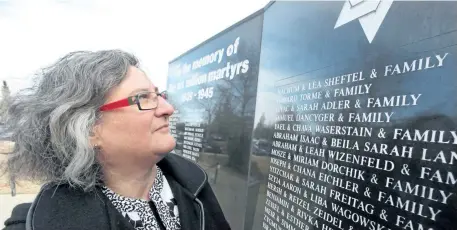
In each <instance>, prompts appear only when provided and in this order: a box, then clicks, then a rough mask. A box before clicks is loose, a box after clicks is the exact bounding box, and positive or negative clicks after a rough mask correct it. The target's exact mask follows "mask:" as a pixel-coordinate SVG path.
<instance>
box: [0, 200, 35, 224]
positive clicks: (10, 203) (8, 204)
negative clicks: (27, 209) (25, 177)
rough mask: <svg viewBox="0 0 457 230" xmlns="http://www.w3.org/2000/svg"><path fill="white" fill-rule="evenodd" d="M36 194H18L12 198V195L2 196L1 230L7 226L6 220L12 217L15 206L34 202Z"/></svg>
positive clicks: (0, 201)
mask: <svg viewBox="0 0 457 230" xmlns="http://www.w3.org/2000/svg"><path fill="white" fill-rule="evenodd" d="M35 196H36V194H17V195H16V196H14V197H13V196H11V195H10V194H0V207H2V208H0V229H2V228H3V227H4V225H5V220H6V219H8V217H9V216H10V215H11V211H12V210H13V208H14V206H16V205H18V204H20V203H24V202H32V201H33V199H35Z"/></svg>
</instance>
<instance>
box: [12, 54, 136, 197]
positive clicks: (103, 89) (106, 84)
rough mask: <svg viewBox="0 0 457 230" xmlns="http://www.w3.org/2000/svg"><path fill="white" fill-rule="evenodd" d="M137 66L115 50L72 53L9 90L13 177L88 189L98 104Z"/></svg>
mask: <svg viewBox="0 0 457 230" xmlns="http://www.w3.org/2000/svg"><path fill="white" fill-rule="evenodd" d="M138 65H139V61H138V59H136V57H135V56H133V55H132V54H129V53H126V52H123V51H120V50H103V51H97V52H89V51H78V52H72V53H69V54H67V55H66V56H64V57H62V58H61V59H59V60H58V61H57V62H56V63H54V64H52V65H51V66H49V67H47V68H44V69H42V71H40V73H39V74H38V75H37V79H36V83H35V84H34V86H33V87H31V88H29V89H25V90H23V91H21V92H19V93H18V94H17V95H13V96H12V97H11V98H10V101H9V105H10V106H9V109H8V113H7V122H6V123H7V128H8V131H10V132H11V133H12V137H11V139H12V140H11V141H13V142H14V143H15V144H14V149H13V152H12V153H11V154H10V155H9V157H8V160H7V162H6V167H4V169H5V171H6V172H7V173H8V175H9V176H10V179H11V180H12V182H13V183H16V180H17V179H26V180H32V181H40V182H56V183H68V184H70V185H71V186H77V187H81V188H83V189H84V190H86V191H87V190H91V189H93V188H94V187H95V185H97V183H98V182H99V181H100V179H101V176H102V175H101V170H100V168H101V167H100V164H99V163H98V162H97V159H96V153H97V151H96V150H95V149H94V148H93V147H92V146H91V144H90V141H89V136H90V134H91V131H92V128H93V126H94V125H95V123H96V121H97V120H98V119H99V118H100V113H99V110H98V108H99V107H100V106H101V105H102V104H103V103H104V101H105V96H106V94H107V93H108V92H109V90H110V89H112V88H113V87H115V86H117V85H119V84H120V82H121V81H122V80H123V79H124V77H125V76H126V74H127V71H128V68H129V67H130V66H135V67H138Z"/></svg>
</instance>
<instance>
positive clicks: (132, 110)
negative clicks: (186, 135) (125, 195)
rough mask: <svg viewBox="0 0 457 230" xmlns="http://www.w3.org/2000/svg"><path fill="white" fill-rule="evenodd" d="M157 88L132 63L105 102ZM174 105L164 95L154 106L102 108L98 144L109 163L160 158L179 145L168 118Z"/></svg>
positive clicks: (152, 90)
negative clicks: (172, 134)
mask: <svg viewBox="0 0 457 230" xmlns="http://www.w3.org/2000/svg"><path fill="white" fill-rule="evenodd" d="M148 91H149V92H156V87H155V86H154V84H152V82H151V81H150V80H149V78H148V77H147V76H146V75H145V74H144V73H143V72H142V71H141V70H139V69H138V68H135V67H130V69H129V72H128V74H127V76H126V78H125V79H124V80H123V81H122V83H121V84H120V85H119V86H117V87H116V88H114V89H112V90H111V92H110V93H109V95H108V97H107V100H106V102H105V103H110V102H113V101H117V100H120V99H124V98H127V97H129V96H134V95H136V94H138V93H141V92H148ZM173 112H174V108H173V107H172V106H171V105H170V104H169V103H168V102H167V101H166V100H165V99H164V98H162V97H158V106H157V108H155V109H152V110H139V109H138V106H137V105H131V106H127V107H122V108H117V109H114V110H108V111H103V112H102V118H101V120H100V121H99V122H98V123H97V125H96V127H95V130H94V131H95V133H96V135H95V136H96V138H95V139H94V140H95V141H94V142H95V144H96V145H98V146H99V147H101V154H102V157H103V160H104V161H108V162H106V163H110V162H112V163H116V162H117V163H123V162H125V163H128V162H129V161H134V162H138V161H140V162H141V161H142V160H146V161H149V162H150V161H151V160H152V161H155V162H158V161H160V159H162V158H163V157H164V155H165V154H167V153H168V152H170V151H171V150H172V149H173V148H174V147H175V144H176V142H175V139H174V138H173V136H171V134H170V132H169V128H168V118H169V116H171V115H172V114H173Z"/></svg>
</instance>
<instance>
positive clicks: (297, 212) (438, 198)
mask: <svg viewBox="0 0 457 230" xmlns="http://www.w3.org/2000/svg"><path fill="white" fill-rule="evenodd" d="M456 55H457V2H456V1H361V0H347V1H279V2H271V3H270V4H268V5H267V6H266V7H265V9H264V10H261V11H259V12H256V13H254V14H253V15H251V16H250V17H248V18H247V19H245V20H243V21H241V22H239V23H237V24H235V25H234V26H232V27H230V28H228V29H227V30H225V31H223V32H221V33H220V34H218V35H216V36H215V37H213V38H211V39H209V40H208V41H207V42H204V43H203V44H202V45H200V46H198V47H196V48H194V49H192V50H190V51H189V52H187V53H185V54H184V55H182V56H181V57H179V58H177V59H176V60H174V61H172V62H171V63H170V73H169V82H168V90H169V91H170V92H171V96H170V100H171V102H172V103H173V104H174V106H175V107H176V109H177V112H176V114H175V115H174V116H173V117H172V118H171V122H172V132H173V133H174V135H175V137H176V139H177V140H178V144H177V147H176V149H175V151H174V153H175V154H178V155H182V156H183V157H186V158H188V159H190V160H193V161H196V162H197V163H198V164H199V165H200V166H202V168H203V169H204V170H206V172H207V173H208V175H209V181H210V183H211V184H212V185H213V188H214V190H215V192H216V196H217V198H218V199H219V202H220V203H221V206H222V208H223V211H224V213H225V215H226V216H227V218H228V220H229V222H230V224H231V225H232V229H245V230H251V229H252V230H254V229H255V230H257V229H264V230H273V229H274V230H283V229H287V230H298V229H304V230H317V229H322V230H359V229H369V230H389V229H391V230H393V229H407V230H439V229H457V197H456V192H457V189H456V188H455V184H456V181H457V177H456V176H457V167H456V164H457V163H456V161H457V153H456V146H457V128H456V122H457V103H456V100H455V99H454V97H455V94H456V93H455V92H456V86H457V84H456V83H457V61H456Z"/></svg>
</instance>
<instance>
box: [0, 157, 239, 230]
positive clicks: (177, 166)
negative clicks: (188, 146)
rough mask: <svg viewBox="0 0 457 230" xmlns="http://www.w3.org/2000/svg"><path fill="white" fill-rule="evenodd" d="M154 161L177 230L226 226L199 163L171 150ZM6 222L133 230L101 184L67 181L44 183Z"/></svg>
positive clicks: (40, 227) (41, 228)
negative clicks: (169, 195)
mask: <svg viewBox="0 0 457 230" xmlns="http://www.w3.org/2000/svg"><path fill="white" fill-rule="evenodd" d="M157 165H158V166H159V167H160V168H161V169H162V171H163V172H164V175H165V176H166V178H167V180H168V182H169V183H170V187H171V189H172V191H173V195H174V196H175V199H176V202H177V205H178V209H179V213H180V219H181V229H182V230H194V229H195V230H200V229H201V230H212V229H218V230H219V229H220V230H226V229H231V228H230V226H229V224H228V222H227V220H226V219H225V217H224V214H223V212H222V210H221V207H220V206H219V203H218V201H217V199H216V196H215V195H214V193H213V190H212V189H211V187H210V185H209V183H208V180H207V175H206V173H205V172H204V171H203V169H202V168H201V167H200V166H198V165H197V164H195V163H193V162H191V161H189V160H187V159H185V158H183V157H180V156H177V155H175V154H168V155H167V156H166V157H165V158H164V159H163V160H162V161H160V162H159V163H158V164H157ZM5 225H6V228H5V230H17V229H21V230H22V229H27V230H49V229H65V230H76V229H77V230H83V229H91V230H93V229H96V230H105V229H106V230H108V229H109V230H121V229H126V230H127V229H129V230H130V229H131V230H134V228H133V226H132V225H131V224H130V223H129V222H128V221H127V219H126V218H125V217H123V216H122V215H121V214H120V213H119V211H117V209H116V208H115V207H114V206H113V205H112V203H111V202H110V201H109V200H108V198H107V197H106V196H105V195H104V194H103V193H102V192H101V190H100V188H98V187H97V189H96V190H95V191H94V192H83V191H82V190H79V189H74V188H71V187H70V186H69V185H59V186H56V185H47V186H43V188H42V189H41V191H40V193H39V194H38V195H37V198H36V199H35V201H34V202H33V203H32V204H31V205H30V203H29V204H21V205H18V206H16V207H15V208H14V209H13V212H12V215H11V217H10V218H9V219H8V220H6V221H5Z"/></svg>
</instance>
